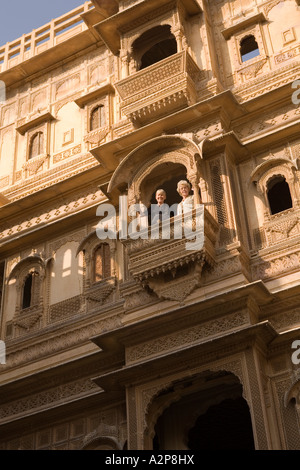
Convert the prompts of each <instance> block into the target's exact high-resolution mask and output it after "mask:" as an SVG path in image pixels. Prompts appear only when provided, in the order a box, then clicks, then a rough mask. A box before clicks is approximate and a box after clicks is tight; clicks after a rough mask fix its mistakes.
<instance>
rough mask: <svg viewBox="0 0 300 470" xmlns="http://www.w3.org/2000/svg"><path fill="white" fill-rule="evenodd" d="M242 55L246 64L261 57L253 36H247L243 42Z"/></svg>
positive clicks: (241, 44) (241, 46)
mask: <svg viewBox="0 0 300 470" xmlns="http://www.w3.org/2000/svg"><path fill="white" fill-rule="evenodd" d="M240 53H241V59H242V62H246V61H247V60H250V59H253V58H254V57H256V56H258V55H259V47H258V44H257V42H256V39H255V37H254V36H253V35H250V36H247V37H245V38H244V39H242V40H241V43H240Z"/></svg>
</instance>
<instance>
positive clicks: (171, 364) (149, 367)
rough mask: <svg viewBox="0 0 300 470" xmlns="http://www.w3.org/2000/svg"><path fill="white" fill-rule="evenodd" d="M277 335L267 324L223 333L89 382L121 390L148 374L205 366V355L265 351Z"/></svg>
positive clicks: (145, 378)
mask: <svg viewBox="0 0 300 470" xmlns="http://www.w3.org/2000/svg"><path fill="white" fill-rule="evenodd" d="M277 336H278V333H277V332H276V330H275V329H274V328H273V326H272V325H271V323H270V322H269V321H264V322H261V323H258V324H255V325H250V326H246V327H244V328H241V329H239V330H238V331H234V332H229V333H224V334H222V335H220V336H219V337H214V338H209V339H205V340H204V341H202V342H200V343H198V344H193V345H188V346H187V345H186V346H184V347H182V349H180V350H176V351H173V352H169V353H164V354H163V355H161V356H158V357H157V356H156V357H154V358H150V359H146V360H144V361H141V362H139V363H136V364H132V365H128V366H124V367H123V368H121V369H118V370H115V371H112V372H109V373H106V374H103V375H101V376H98V377H94V378H93V381H94V382H95V383H96V384H97V385H98V386H99V387H101V388H102V389H104V390H105V391H106V392H107V391H109V392H111V391H117V390H122V389H123V388H125V387H127V386H131V385H133V384H138V383H142V382H144V381H145V380H147V379H149V378H150V377H151V376H152V375H153V376H157V374H159V376H163V375H168V374H169V373H170V370H172V371H173V372H174V371H182V370H185V371H186V373H188V371H189V370H191V369H192V368H193V367H195V365H196V364H201V363H203V364H205V356H206V355H210V356H211V355H213V356H214V357H217V358H218V359H220V358H222V357H228V355H229V354H230V355H231V354H237V353H241V352H243V351H246V350H247V349H249V348H253V347H255V345H257V347H260V348H262V349H263V350H266V351H267V347H268V344H269V343H271V342H272V341H273V340H274V339H275V338H276V337H277Z"/></svg>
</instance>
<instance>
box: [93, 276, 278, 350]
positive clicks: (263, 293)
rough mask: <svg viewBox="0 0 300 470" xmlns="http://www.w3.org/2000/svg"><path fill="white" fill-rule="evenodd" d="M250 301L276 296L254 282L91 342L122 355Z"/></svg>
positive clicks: (101, 336)
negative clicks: (217, 310)
mask: <svg viewBox="0 0 300 470" xmlns="http://www.w3.org/2000/svg"><path fill="white" fill-rule="evenodd" d="M250 298H251V299H252V300H254V301H255V302H256V303H257V305H266V304H269V303H270V302H272V301H273V300H274V295H272V294H271V293H270V292H269V290H268V289H267V287H266V286H265V284H264V283H263V282H262V281H255V282H253V283H251V284H246V285H245V286H241V287H238V288H236V289H233V290H230V291H228V292H223V293H220V294H218V295H215V296H213V297H208V298H205V299H204V300H202V301H200V302H197V303H195V304H192V305H189V306H187V305H184V306H177V307H174V308H173V309H172V310H171V311H170V312H169V313H162V314H157V315H155V316H154V317H151V318H148V319H144V320H141V321H138V322H135V323H130V324H128V325H124V326H123V327H119V328H118V329H116V330H112V331H109V332H107V333H103V334H101V335H98V336H95V337H92V338H91V341H93V342H94V343H95V344H96V345H97V346H98V347H99V348H101V349H102V350H103V351H108V350H110V351H111V353H113V354H115V353H119V354H122V353H124V351H125V348H126V347H128V346H132V345H136V344H139V343H142V342H144V341H151V340H153V339H155V338H157V337H159V336H160V335H161V332H162V331H163V332H164V335H167V334H170V333H174V332H175V331H177V330H178V325H179V324H180V328H187V327H192V326H194V325H198V324H199V323H201V322H204V321H208V320H211V318H214V317H216V316H218V313H216V311H215V309H217V308H219V309H220V308H221V314H222V315H224V314H225V312H226V310H228V313H229V312H232V311H233V310H234V307H233V306H232V305H230V302H237V303H239V302H240V303H241V304H243V305H244V306H247V304H248V301H249V299H250ZM239 308H240V304H239Z"/></svg>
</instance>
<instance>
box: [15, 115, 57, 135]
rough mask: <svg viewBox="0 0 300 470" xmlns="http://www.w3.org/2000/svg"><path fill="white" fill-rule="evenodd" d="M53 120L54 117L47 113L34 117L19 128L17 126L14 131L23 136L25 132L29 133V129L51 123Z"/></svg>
mask: <svg viewBox="0 0 300 470" xmlns="http://www.w3.org/2000/svg"><path fill="white" fill-rule="evenodd" d="M53 119H55V118H54V116H52V114H51V113H50V112H49V111H47V112H46V113H44V114H40V115H34V116H33V117H32V118H31V119H30V120H28V121H26V122H25V123H22V124H21V125H20V126H17V127H16V130H17V131H18V132H19V133H20V134H21V135H24V134H25V132H27V131H29V129H32V128H33V127H36V126H38V125H40V124H42V123H44V122H47V121H52V120H53Z"/></svg>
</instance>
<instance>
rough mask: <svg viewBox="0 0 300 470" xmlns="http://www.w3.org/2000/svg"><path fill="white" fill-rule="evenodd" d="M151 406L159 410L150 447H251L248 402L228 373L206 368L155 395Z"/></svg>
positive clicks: (252, 443)
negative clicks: (200, 374)
mask: <svg viewBox="0 0 300 470" xmlns="http://www.w3.org/2000/svg"><path fill="white" fill-rule="evenodd" d="M164 405H165V407H164ZM157 408H158V409H159V410H160V411H159V412H158V411H157ZM152 409H153V410H155V409H156V411H154V413H156V415H158V414H159V413H160V416H159V417H158V418H157V420H156V423H155V425H154V433H153V449H154V450H193V451H197V450H235V449H236V450H241V449H242V450H254V449H255V445H254V438H253V431H252V423H251V416H250V410H249V406H248V404H247V402H246V400H245V399H244V398H243V396H242V386H241V384H240V382H239V380H238V378H237V377H236V376H235V375H233V374H231V373H228V372H224V371H220V372H217V373H212V372H210V373H206V374H204V375H203V376H201V377H197V378H195V379H194V380H193V381H191V380H189V381H181V382H180V383H179V382H178V384H175V385H174V386H172V387H170V388H168V389H167V390H165V391H163V392H162V393H161V394H159V395H158V396H157V397H156V399H155V400H154V402H153V408H152ZM161 410H163V411H161Z"/></svg>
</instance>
